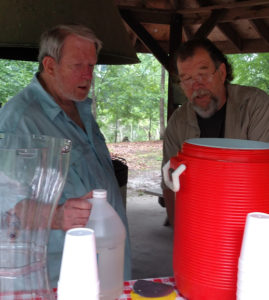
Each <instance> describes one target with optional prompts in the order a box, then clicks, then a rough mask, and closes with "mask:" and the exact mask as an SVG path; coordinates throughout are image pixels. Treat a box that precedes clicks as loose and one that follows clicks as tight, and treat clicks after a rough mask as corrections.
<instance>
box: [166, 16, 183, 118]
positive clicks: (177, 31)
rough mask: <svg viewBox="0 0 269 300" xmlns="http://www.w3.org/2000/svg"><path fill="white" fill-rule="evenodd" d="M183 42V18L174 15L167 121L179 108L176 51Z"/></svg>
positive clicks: (170, 49) (170, 48) (171, 29)
mask: <svg viewBox="0 0 269 300" xmlns="http://www.w3.org/2000/svg"><path fill="white" fill-rule="evenodd" d="M181 42H182V16H181V15H179V14H174V15H173V16H172V20H171V24H170V44H169V78H168V107H167V120H169V118H170V117H171V115H172V113H173V112H174V110H175V109H176V108H177V105H176V104H175V103H176V101H175V99H174V97H175V93H174V90H175V85H176V84H177V80H176V79H175V77H176V75H177V67H176V60H175V54H176V49H177V48H178V46H179V45H180V43H181Z"/></svg>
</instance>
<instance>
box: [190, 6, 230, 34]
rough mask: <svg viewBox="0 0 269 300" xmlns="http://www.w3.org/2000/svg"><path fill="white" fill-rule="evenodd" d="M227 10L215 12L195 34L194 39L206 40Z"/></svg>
mask: <svg viewBox="0 0 269 300" xmlns="http://www.w3.org/2000/svg"><path fill="white" fill-rule="evenodd" d="M225 13H226V10H225V9H223V10H213V11H212V13H211V15H210V17H209V18H208V19H207V20H206V21H205V22H204V23H203V24H202V25H201V26H200V27H199V29H198V30H197V32H196V33H195V34H194V38H203V37H204V38H206V37H207V36H208V35H209V33H210V32H211V31H212V30H213V29H214V27H215V26H216V24H217V23H218V20H219V19H220V18H222V17H223V15H224V14H225Z"/></svg>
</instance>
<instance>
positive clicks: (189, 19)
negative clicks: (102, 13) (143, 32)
mask: <svg viewBox="0 0 269 300" xmlns="http://www.w3.org/2000/svg"><path fill="white" fill-rule="evenodd" d="M245 2H246V1H245ZM247 2H248V3H249V2H250V1H247ZM251 2H252V1H251ZM263 2H265V1H263ZM236 3H243V2H236ZM257 3H259V1H257ZM252 4H253V2H252ZM119 9H120V11H131V12H132V13H133V14H134V15H135V17H136V19H137V20H138V21H139V22H142V23H156V24H170V20H171V14H173V13H175V12H176V13H178V14H181V15H182V16H183V20H182V22H183V25H187V24H189V25H194V24H202V23H204V22H205V21H206V20H207V19H208V16H209V15H210V13H211V11H212V10H221V9H227V13H226V14H225V15H224V16H223V17H222V18H220V19H219V21H218V22H219V23H227V22H233V21H238V20H243V19H264V18H268V16H269V1H267V6H262V5H260V6H259V5H258V4H257V5H255V9H253V5H252V6H242V7H231V8H225V7H223V5H219V6H217V5H214V6H207V7H200V8H195V9H179V10H176V11H174V10H165V9H154V8H138V7H129V6H119Z"/></svg>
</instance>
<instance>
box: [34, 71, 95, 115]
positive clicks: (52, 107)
mask: <svg viewBox="0 0 269 300" xmlns="http://www.w3.org/2000/svg"><path fill="white" fill-rule="evenodd" d="M38 74H39V73H36V74H35V76H34V77H33V79H32V81H31V83H30V86H32V87H33V88H34V89H35V90H37V91H38V97H37V101H38V102H39V104H40V105H41V107H42V108H43V110H44V111H45V112H46V114H47V116H48V117H49V118H50V119H51V120H54V119H55V118H56V117H57V116H58V115H59V114H61V113H64V111H63V110H62V108H61V107H60V106H59V105H58V104H57V103H56V102H55V100H54V99H53V97H52V96H51V95H50V94H49V93H48V92H47V91H46V90H45V89H44V88H43V86H42V85H41V84H40V82H39V80H38ZM91 102H92V100H91V99H90V98H87V99H86V100H85V101H82V102H76V105H77V106H78V107H80V106H82V107H83V106H84V105H89V104H91Z"/></svg>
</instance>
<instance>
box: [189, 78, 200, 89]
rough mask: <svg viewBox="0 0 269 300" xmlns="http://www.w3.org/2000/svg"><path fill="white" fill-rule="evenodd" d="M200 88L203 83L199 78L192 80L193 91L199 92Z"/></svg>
mask: <svg viewBox="0 0 269 300" xmlns="http://www.w3.org/2000/svg"><path fill="white" fill-rule="evenodd" d="M202 86H203V83H202V81H201V80H200V79H199V78H195V79H193V82H192V89H193V90H199V89H200V88H201V87H202Z"/></svg>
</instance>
